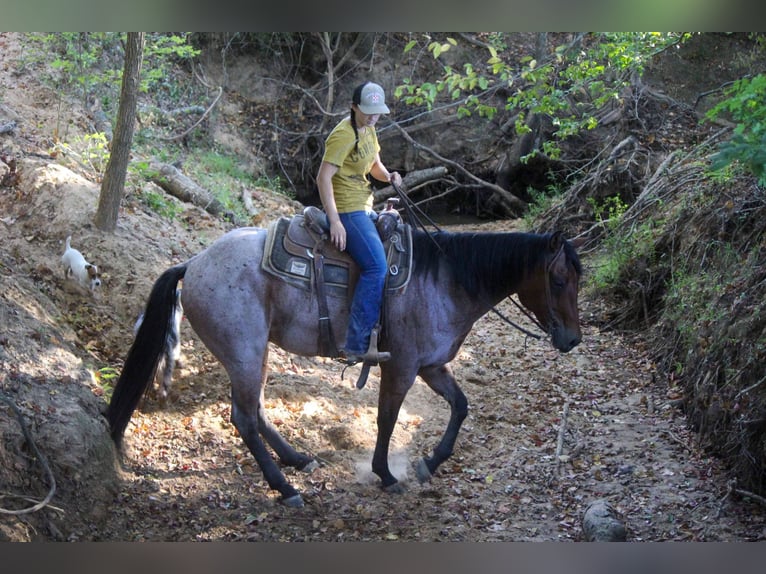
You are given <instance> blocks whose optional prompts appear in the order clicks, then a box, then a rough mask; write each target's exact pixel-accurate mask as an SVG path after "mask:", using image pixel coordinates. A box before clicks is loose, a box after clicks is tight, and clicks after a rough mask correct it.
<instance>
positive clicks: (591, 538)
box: [582, 499, 628, 542]
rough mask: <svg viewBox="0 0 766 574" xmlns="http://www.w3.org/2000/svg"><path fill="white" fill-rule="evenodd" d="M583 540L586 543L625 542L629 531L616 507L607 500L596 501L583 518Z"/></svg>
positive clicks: (590, 505) (586, 510) (587, 509)
mask: <svg viewBox="0 0 766 574" xmlns="http://www.w3.org/2000/svg"><path fill="white" fill-rule="evenodd" d="M582 533H583V539H584V540H585V541H586V542H625V541H626V540H627V536H628V533H627V529H626V528H625V525H624V524H623V522H622V520H620V518H619V514H618V513H617V511H616V510H615V509H614V507H613V506H612V505H611V504H609V503H608V502H607V501H606V500H603V499H599V500H594V501H593V502H591V503H590V504H589V505H588V508H586V509H585V513H584V514H583V518H582Z"/></svg>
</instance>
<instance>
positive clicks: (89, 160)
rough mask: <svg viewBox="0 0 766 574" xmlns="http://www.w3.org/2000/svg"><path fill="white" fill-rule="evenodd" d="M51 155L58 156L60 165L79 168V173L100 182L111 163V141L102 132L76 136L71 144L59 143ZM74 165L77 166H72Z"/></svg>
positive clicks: (55, 145)
mask: <svg viewBox="0 0 766 574" xmlns="http://www.w3.org/2000/svg"><path fill="white" fill-rule="evenodd" d="M51 155H54V156H56V157H57V158H58V161H59V163H62V164H64V165H67V164H69V165H70V166H71V167H78V168H79V169H78V170H77V171H81V172H84V175H85V176H86V177H88V178H90V179H92V180H96V181H99V180H101V178H102V177H103V175H104V170H105V169H106V164H107V163H108V162H109V141H108V140H107V139H106V135H105V134H104V133H102V132H99V133H94V134H86V135H85V136H82V137H80V136H75V137H74V139H73V140H72V141H70V142H63V141H57V142H56V143H55V144H54V145H53V148H52V149H51ZM72 163H74V164H75V165H74V166H72Z"/></svg>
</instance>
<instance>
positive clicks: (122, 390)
mask: <svg viewBox="0 0 766 574" xmlns="http://www.w3.org/2000/svg"><path fill="white" fill-rule="evenodd" d="M266 235H267V231H266V230H265V229H259V228H240V229H236V230H233V231H230V232H228V233H227V234H225V235H224V236H222V237H221V238H219V239H218V240H216V241H215V242H214V243H212V244H211V245H210V246H209V247H207V248H206V249H205V250H203V251H202V252H200V253H199V254H197V255H196V256H194V257H192V258H191V259H189V260H188V261H186V262H184V263H181V264H178V265H175V266H173V267H171V268H169V269H168V270H166V271H165V272H164V273H163V274H162V275H161V276H160V277H159V278H158V279H157V281H156V282H155V284H154V286H153V288H152V291H151V293H150V295H149V298H148V301H147V304H146V309H145V312H144V320H143V323H142V325H141V327H140V329H139V331H138V333H137V334H136V337H135V340H134V341H133V344H132V346H131V348H130V350H129V352H128V355H127V358H126V361H125V365H124V367H123V369H122V373H121V375H120V378H119V380H118V382H117V385H116V387H115V389H114V393H113V396H112V399H111V401H110V404H109V406H108V409H107V413H106V416H107V419H108V421H109V425H110V429H111V434H112V438H113V439H114V441H115V443H116V444H117V445H118V446H119V445H120V444H121V442H122V439H123V435H124V432H125V429H126V427H127V425H128V422H129V421H130V418H131V416H132V413H133V411H134V410H135V409H136V407H137V406H138V404H139V402H140V400H141V397H142V395H143V394H144V392H145V391H146V389H147V388H148V386H149V385H150V383H151V381H152V379H153V376H154V371H155V369H156V365H157V362H158V360H159V359H160V357H161V355H162V353H163V349H164V344H165V339H166V336H167V333H168V330H169V329H170V327H171V324H172V313H173V309H174V305H175V294H176V288H177V286H178V283H179V281H181V280H182V279H183V290H182V302H183V308H184V312H185V314H186V317H187V319H188V322H189V324H190V325H191V327H192V328H193V329H194V331H195V333H197V335H198V336H199V338H200V339H201V340H202V341H203V342H204V344H205V345H206V346H207V347H208V349H210V351H211V352H212V353H213V355H215V356H216V357H217V358H218V360H219V361H220V362H221V363H222V365H223V366H224V368H225V369H226V372H227V374H228V376H229V379H230V381H231V385H232V389H231V400H232V409H231V420H232V422H233V424H234V425H235V427H236V428H237V430H238V431H239V434H240V436H241V437H242V439H243V440H244V441H245V444H247V446H248V448H249V449H250V452H251V453H252V454H253V456H254V457H255V460H256V461H257V463H258V465H259V467H260V469H261V471H262V472H263V475H264V477H265V479H266V481H267V483H268V485H269V486H270V487H271V488H272V489H275V490H277V491H279V493H280V494H281V501H282V502H283V503H284V504H286V505H288V506H293V507H300V506H302V505H303V499H302V497H301V495H300V493H299V492H298V491H297V490H296V489H295V488H294V487H293V486H292V485H291V484H290V483H289V482H288V481H287V480H286V478H285V476H284V474H283V473H282V471H281V470H280V468H279V465H278V464H277V461H276V460H275V459H274V458H273V457H272V455H271V453H270V452H269V450H268V448H267V445H269V446H270V447H271V449H273V451H274V453H275V454H276V457H277V458H278V459H279V462H280V463H281V464H283V465H289V466H293V467H295V468H297V469H301V470H306V471H310V470H313V469H314V468H316V466H317V463H316V462H315V460H314V459H313V458H312V457H311V456H309V455H307V454H304V453H299V452H297V451H296V450H295V449H294V448H293V447H292V446H290V445H289V444H288V443H287V441H286V440H285V439H284V438H283V437H282V436H281V435H280V434H279V432H278V431H277V429H276V428H275V427H274V425H273V424H272V423H271V422H270V420H269V418H268V416H267V413H266V409H265V407H264V386H265V381H266V370H267V368H266V367H267V351H268V345H269V342H272V343H274V344H276V345H278V346H279V347H281V348H283V349H285V350H286V351H288V352H291V353H294V354H298V355H303V356H317V355H319V353H320V351H319V346H318V345H319V343H318V340H319V337H318V326H317V322H318V321H317V317H318V303H317V297H316V294H315V293H313V292H312V291H309V290H305V289H301V288H299V287H296V286H294V285H290V284H288V283H286V282H285V281H283V280H282V279H280V278H278V277H275V276H273V275H271V274H269V273H267V272H265V271H264V270H263V269H262V268H261V258H262V255H263V252H264V244H265V240H266ZM413 235H414V237H413V251H414V256H413V263H412V277H411V279H410V282H409V284H408V285H407V287H406V289H404V290H403V292H401V293H397V294H394V295H392V296H390V297H389V299H388V300H387V302H386V305H385V309H386V316H385V318H384V324H385V333H384V334H383V336H382V337H381V342H380V345H379V348H380V349H381V350H385V351H389V352H390V353H391V359H390V360H389V361H387V362H385V363H381V364H380V390H379V396H378V414H377V426H378V434H377V442H376V444H375V452H374V454H373V457H372V470H373V472H375V474H377V475H378V476H379V477H380V480H381V483H382V487H383V488H384V489H385V490H386V491H389V492H401V491H402V488H403V487H402V486H401V485H400V483H399V482H398V480H397V478H395V477H394V475H393V474H391V470H390V469H389V465H388V451H389V443H390V440H391V435H392V433H393V430H394V426H395V424H396V420H397V417H398V415H399V410H400V407H401V405H402V402H403V401H404V397H405V396H406V395H407V392H408V391H409V389H410V387H411V386H412V384H413V383H414V382H415V379H416V378H417V377H418V376H419V377H420V378H421V379H422V380H423V381H425V383H426V384H427V385H428V386H429V387H430V388H431V389H432V390H433V391H434V392H435V393H436V394H438V395H439V396H441V397H443V398H444V399H445V400H446V401H447V403H448V404H449V406H450V418H449V422H448V423H447V428H446V430H445V432H444V435H443V436H442V438H441V440H440V442H439V444H438V445H436V447H435V448H434V450H433V453H432V455H431V456H430V457H424V458H422V459H421V460H419V461H418V462H417V463H416V465H415V469H416V474H417V477H418V479H419V480H420V481H421V482H425V481H428V480H430V479H431V477H432V475H433V474H434V473H435V472H436V470H437V468H438V466H439V465H440V464H441V463H442V462H444V461H445V460H446V459H447V458H448V457H449V456H451V455H452V452H453V448H454V445H455V441H456V439H457V435H458V432H459V430H460V426H461V424H462V422H463V420H464V419H465V417H466V416H467V414H468V401H467V399H466V397H465V395H464V394H463V391H462V390H461V389H460V387H459V386H458V385H457V382H456V381H455V378H454V376H453V375H452V372H451V369H450V367H449V365H448V363H449V362H450V361H452V360H453V359H454V358H455V356H456V355H457V352H458V350H459V349H460V346H461V345H462V343H463V341H464V340H465V338H466V336H467V335H468V333H469V332H470V330H471V328H472V327H473V325H474V323H475V322H476V321H477V320H478V319H479V318H481V317H482V316H483V315H484V314H486V313H487V312H488V311H489V310H490V309H492V308H493V306H494V305H496V304H497V303H499V302H501V301H502V300H503V299H504V298H506V297H508V296H510V295H512V294H517V295H518V297H519V300H520V301H521V303H522V304H523V305H524V306H525V307H526V308H527V309H528V310H530V311H531V313H533V314H534V316H535V317H536V318H537V320H538V321H539V323H540V325H541V326H542V327H543V328H544V329H545V331H546V332H547V334H548V335H550V338H551V341H552V343H553V346H554V347H555V348H556V349H558V350H560V351H562V352H568V351H570V350H571V349H572V348H574V347H575V346H576V345H577V344H578V343H580V339H581V332H580V323H579V313H578V307H577V295H578V289H579V280H580V275H581V273H582V269H581V265H580V260H579V257H578V255H577V252H576V249H575V246H574V245H573V242H570V241H568V240H566V239H565V238H564V237H563V235H562V233H561V232H556V233H552V234H531V233H511V232H508V233H500V232H498V233H494V232H493V233H449V232H443V231H439V232H433V233H426V232H424V231H415V232H413ZM328 304H329V311H330V317H331V319H332V325H333V328H334V331H335V332H336V333H343V332H345V329H346V323H347V321H348V308H347V305H348V303H347V301H345V300H343V299H340V298H336V299H330V300H329V301H328ZM264 439H265V442H264Z"/></svg>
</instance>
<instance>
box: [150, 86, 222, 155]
mask: <svg viewBox="0 0 766 574" xmlns="http://www.w3.org/2000/svg"><path fill="white" fill-rule="evenodd" d="M222 95H223V88H222V87H221V86H218V94H217V95H216V96H215V99H214V100H213V103H211V104H210V105H209V106H208V108H207V109H206V110H205V113H204V114H202V117H200V119H198V120H197V121H196V122H195V123H194V124H193V125H192V126H191V127H190V128H189V129H188V130H186V131H185V132H183V133H180V134H178V135H175V136H160V138H159V139H161V140H162V141H166V142H169V141H174V140H180V139H182V138H185V137H186V136H187V135H189V134H190V133H191V131H192V130H193V129H194V128H196V127H197V126H198V125H200V124H201V123H202V121H203V120H204V119H205V118H206V117H207V116H208V114H209V113H210V112H211V111H212V110H213V108H214V107H215V105H216V104H217V103H218V100H220V99H221V96H222Z"/></svg>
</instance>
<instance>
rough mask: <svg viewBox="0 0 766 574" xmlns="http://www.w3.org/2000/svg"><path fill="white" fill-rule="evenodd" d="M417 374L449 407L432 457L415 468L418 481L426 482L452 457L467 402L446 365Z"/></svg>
mask: <svg viewBox="0 0 766 574" xmlns="http://www.w3.org/2000/svg"><path fill="white" fill-rule="evenodd" d="M418 374H419V375H420V377H421V378H422V379H423V380H424V381H425V382H426V384H428V386H429V387H431V388H432V389H433V391H434V392H435V393H436V394H438V395H440V396H442V397H444V399H445V400H446V401H447V402H448V403H449V406H450V418H449V423H448V424H447V429H446V430H445V431H444V436H442V439H441V441H439V444H438V445H437V446H436V448H435V449H434V451H433V455H432V456H431V457H430V458H426V457H424V458H422V459H421V460H420V462H419V463H418V465H417V467H416V470H417V475H418V480H419V481H420V482H427V481H429V480H431V476H432V475H433V474H434V472H436V469H437V468H438V466H439V465H440V464H441V463H443V462H444V461H445V460H447V459H448V458H449V457H450V456H452V449H453V448H454V447H455V441H456V440H457V435H458V432H460V426H461V425H462V424H463V421H464V420H465V417H466V416H467V415H468V400H467V399H466V398H465V395H464V394H463V391H462V390H460V387H459V386H458V385H457V382H456V381H455V377H454V376H453V375H452V372H451V370H450V368H449V367H447V366H446V365H442V366H440V367H426V368H423V369H421V370H420V371H419V372H418Z"/></svg>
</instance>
